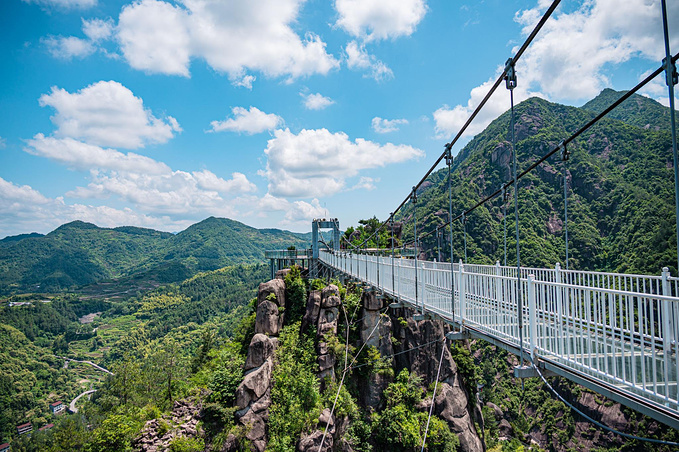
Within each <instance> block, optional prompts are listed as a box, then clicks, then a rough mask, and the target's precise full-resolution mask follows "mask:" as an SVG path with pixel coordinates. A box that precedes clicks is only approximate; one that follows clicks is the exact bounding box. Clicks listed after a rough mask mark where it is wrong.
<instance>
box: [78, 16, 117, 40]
mask: <svg viewBox="0 0 679 452" xmlns="http://www.w3.org/2000/svg"><path fill="white" fill-rule="evenodd" d="M82 21H83V33H85V36H87V37H88V38H89V39H90V40H91V41H93V42H98V41H103V40H106V39H109V38H110V37H111V36H112V35H113V21H112V20H111V19H106V20H103V19H91V20H85V19H82Z"/></svg>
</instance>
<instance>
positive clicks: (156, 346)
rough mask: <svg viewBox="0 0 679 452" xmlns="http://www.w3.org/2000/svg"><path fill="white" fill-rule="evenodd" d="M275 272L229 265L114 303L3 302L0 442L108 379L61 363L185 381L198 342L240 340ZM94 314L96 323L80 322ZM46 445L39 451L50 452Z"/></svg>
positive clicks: (66, 299)
mask: <svg viewBox="0 0 679 452" xmlns="http://www.w3.org/2000/svg"><path fill="white" fill-rule="evenodd" d="M268 272H269V269H268V266H266V265H252V266H248V265H238V266H233V267H225V268H222V269H219V270H214V271H210V272H202V273H198V274H197V275H195V276H193V277H192V278H190V279H188V280H186V281H183V282H182V283H179V284H170V285H167V286H163V287H161V288H159V289H157V290H155V291H151V292H149V293H146V294H140V295H138V296H132V297H129V298H127V299H124V300H118V301H115V302H111V301H104V300H101V299H96V298H81V297H79V296H77V295H76V294H66V295H61V296H57V297H54V298H52V299H51V300H50V299H41V298H39V297H36V296H22V297H16V296H15V297H11V298H10V299H9V300H8V301H10V300H11V302H12V303H22V304H20V305H14V306H10V305H9V303H3V304H2V305H0V345H2V347H1V349H0V425H1V428H0V439H4V440H8V439H10V438H11V437H13V436H16V430H15V426H16V425H19V424H22V423H24V422H31V423H32V424H33V425H34V428H35V429H37V428H38V427H41V426H43V425H46V424H48V423H50V422H52V423H53V422H56V421H57V420H58V419H57V418H55V417H54V416H52V415H51V414H50V411H49V409H48V405H49V403H50V402H54V401H57V400H61V401H64V402H65V403H66V404H68V402H69V401H70V400H72V399H73V398H74V397H75V396H76V395H77V394H79V393H80V392H82V391H85V390H87V389H98V388H99V387H100V386H101V382H102V381H103V380H104V379H105V377H106V376H107V375H106V374H104V373H102V372H99V371H96V370H94V369H93V368H92V367H91V366H88V365H84V364H79V363H76V362H73V361H71V362H69V365H68V366H65V365H64V363H65V361H64V358H63V357H66V358H69V359H75V360H79V361H90V360H91V361H94V362H98V363H100V364H103V365H104V366H106V367H108V368H110V369H112V370H113V371H114V372H117V371H118V369H119V368H121V366H123V368H125V366H126V365H128V364H129V365H132V364H130V363H133V364H134V366H137V367H135V368H136V369H137V372H141V374H140V375H139V377H140V378H145V379H146V383H148V384H152V385H155V386H158V387H159V388H160V387H162V380H163V379H164V378H166V376H167V374H166V373H163V372H166V371H168V369H169V371H170V372H177V379H178V380H181V378H183V377H182V375H188V371H189V369H188V368H185V367H189V368H190V367H191V366H192V364H191V360H192V359H193V358H195V356H196V353H198V349H199V347H200V344H201V343H203V342H205V341H208V342H211V341H214V340H216V337H217V336H219V337H226V336H230V335H233V334H234V329H235V328H236V326H237V325H238V323H239V322H240V319H242V318H243V317H245V316H246V315H247V313H248V312H249V311H248V301H249V300H250V299H251V298H252V297H253V296H254V294H255V290H256V287H257V285H258V283H259V281H261V280H264V279H265V278H266V276H267V275H268ZM92 313H97V314H96V315H95V316H94V321H93V322H91V323H81V322H80V321H79V318H82V317H83V316H85V315H86V314H92ZM201 359H205V357H203V358H201ZM163 360H170V361H169V362H165V361H163ZM161 361H162V362H161ZM199 361H200V359H199ZM144 363H145V364H144ZM163 363H164V364H163ZM142 364H143V366H142ZM139 366H141V367H139ZM144 366H146V367H144ZM159 397H161V399H162V394H161V395H160V396H159ZM84 401H85V400H83V402H84ZM159 403H160V402H159ZM72 420H73V419H71V420H70V421H68V422H66V424H68V425H69V426H71V424H69V422H72ZM69 428H70V427H69ZM67 436H68V435H67ZM40 444H41V445H35V447H37V449H36V450H45V449H43V448H42V447H46V446H45V444H42V443H40ZM57 446H59V447H65V446H64V444H63V443H62V444H60V445H59V444H57ZM14 448H15V447H14V445H13V449H14ZM17 450H21V449H17ZM57 450H71V449H69V448H68V447H65V448H63V449H57Z"/></svg>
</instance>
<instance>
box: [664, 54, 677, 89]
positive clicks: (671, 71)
mask: <svg viewBox="0 0 679 452" xmlns="http://www.w3.org/2000/svg"><path fill="white" fill-rule="evenodd" d="M662 65H663V66H664V67H665V83H666V84H667V86H670V82H671V83H672V85H676V84H677V83H679V74H677V66H676V65H675V64H674V61H672V58H663V60H662Z"/></svg>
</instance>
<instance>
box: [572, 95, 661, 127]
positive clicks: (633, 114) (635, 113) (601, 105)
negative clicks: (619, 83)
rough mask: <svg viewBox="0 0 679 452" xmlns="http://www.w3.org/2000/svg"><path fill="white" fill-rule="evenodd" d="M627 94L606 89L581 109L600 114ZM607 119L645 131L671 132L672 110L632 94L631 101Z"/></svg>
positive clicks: (610, 114)
mask: <svg viewBox="0 0 679 452" xmlns="http://www.w3.org/2000/svg"><path fill="white" fill-rule="evenodd" d="M627 92H628V91H615V90H613V89H611V88H606V89H604V90H603V91H601V93H599V95H598V96H597V97H595V98H594V99H592V100H590V101H589V102H587V103H586V104H585V105H583V106H582V107H581V108H582V109H583V110H589V111H591V112H594V113H596V114H599V113H601V112H602V111H604V110H605V109H606V108H608V106H609V105H611V104H612V103H613V102H615V101H617V100H618V99H620V98H621V97H622V96H624V95H625V94H627ZM607 117H608V118H611V119H617V120H619V121H623V122H625V123H627V124H630V125H633V126H636V127H641V128H645V129H649V128H650V129H653V130H669V127H670V109H669V108H667V107H665V106H664V105H662V104H661V103H660V102H657V101H655V100H653V99H651V98H649V97H646V96H641V95H639V94H632V95H631V96H630V97H629V99H627V100H626V101H624V102H623V103H622V104H620V105H618V106H617V107H616V108H615V109H613V110H612V111H611V112H610V113H609V114H608V115H607Z"/></svg>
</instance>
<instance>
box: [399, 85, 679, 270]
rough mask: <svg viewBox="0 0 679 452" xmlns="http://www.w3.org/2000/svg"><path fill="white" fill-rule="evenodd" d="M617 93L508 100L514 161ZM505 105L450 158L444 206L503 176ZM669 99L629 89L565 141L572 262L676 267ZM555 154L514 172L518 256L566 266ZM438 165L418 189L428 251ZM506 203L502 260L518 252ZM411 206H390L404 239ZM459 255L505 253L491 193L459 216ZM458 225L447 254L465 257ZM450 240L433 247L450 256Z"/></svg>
mask: <svg viewBox="0 0 679 452" xmlns="http://www.w3.org/2000/svg"><path fill="white" fill-rule="evenodd" d="M623 94H624V92H617V91H613V90H610V89H606V90H604V91H602V92H601V94H600V95H599V96H597V97H596V98H595V99H593V100H591V101H589V102H587V103H586V104H585V105H584V106H583V107H580V108H577V107H570V106H566V105H560V104H557V103H552V102H549V101H546V100H544V99H541V98H531V99H528V100H526V101H524V102H521V103H520V104H518V105H516V107H515V113H516V128H515V131H516V150H517V157H518V158H517V160H518V172H519V173H521V171H523V170H524V169H526V168H527V167H528V166H529V165H531V164H533V163H534V162H535V161H536V160H538V159H539V158H541V157H542V156H543V155H545V154H546V153H547V152H549V151H550V150H552V149H554V148H555V147H557V146H558V144H559V143H560V142H561V141H562V140H564V139H566V138H567V137H569V136H570V135H571V134H572V133H573V132H575V131H576V130H578V129H579V128H580V127H582V126H583V125H584V124H586V123H587V122H589V121H590V120H592V119H593V118H594V117H595V115H596V114H598V113H599V112H601V111H603V110H604V109H605V108H607V107H608V105H610V104H611V103H612V102H614V101H615V100H617V99H619V98H620V96H622V95H623ZM509 123H510V113H509V112H506V113H504V114H502V115H500V116H499V117H498V118H497V119H495V120H494V121H493V122H491V124H490V125H489V126H488V127H487V128H486V129H485V130H484V131H483V132H481V133H479V134H478V135H476V136H475V137H474V138H473V139H472V140H471V141H470V142H469V143H468V144H467V145H466V146H465V147H464V149H462V150H461V151H460V153H459V154H458V155H457V156H456V157H455V160H454V163H453V173H452V180H453V215H454V216H457V215H459V214H461V213H462V211H464V210H465V209H468V208H471V207H472V206H474V205H475V204H476V203H477V202H478V201H479V200H481V199H482V198H483V197H485V196H488V195H490V194H491V193H493V192H495V191H496V190H498V189H499V188H500V187H501V186H502V184H503V183H504V182H507V181H510V180H511V178H512V171H511V168H512V159H513V156H512V145H511V142H510V139H511V138H510V134H509ZM670 138H671V137H670V130H669V109H668V108H666V107H664V106H662V105H661V104H659V103H658V102H656V101H654V100H652V99H650V98H647V97H644V96H640V95H636V94H635V95H632V96H631V97H630V98H629V99H628V100H626V101H625V102H623V103H622V104H621V105H619V106H618V107H617V108H615V109H614V110H613V111H612V112H611V113H610V114H609V115H607V116H606V117H605V118H603V119H602V120H601V121H599V122H598V123H597V124H595V125H594V126H593V127H591V128H590V129H589V130H587V131H585V132H584V133H583V134H582V135H580V137H578V138H577V139H576V140H575V141H573V142H571V143H570V144H569V145H568V149H569V151H570V152H571V155H570V159H569V160H568V161H567V162H566V163H565V169H566V171H567V179H568V197H569V200H568V207H569V212H568V232H569V253H570V267H571V268H575V269H580V270H601V271H617V272H627V273H644V274H659V272H660V271H661V269H662V267H665V266H667V267H669V268H670V271H671V272H672V274H673V275H676V274H677V268H676V256H675V245H674V241H675V238H674V231H675V219H674V174H673V172H674V170H673V162H672V147H671V139H670ZM563 171H564V162H562V161H561V158H560V154H559V153H557V154H555V155H554V156H552V157H550V158H549V159H548V160H547V161H545V162H544V163H542V164H540V165H539V166H538V167H537V168H536V169H535V170H534V171H532V172H530V173H528V174H527V175H526V176H525V177H524V178H522V179H521V180H520V181H519V187H520V188H519V202H518V205H519V218H520V219H519V223H520V230H521V232H520V234H521V241H520V247H521V263H522V264H523V265H527V266H535V267H544V266H547V267H553V266H554V265H555V264H556V263H557V262H560V263H561V264H562V265H564V259H565V240H564V236H565V234H564V224H563V218H564V217H563V215H564V213H563V208H564V197H563ZM447 176H448V171H447V169H442V170H439V171H436V172H434V173H432V175H431V176H430V177H429V178H428V180H427V182H425V183H426V184H427V187H426V188H424V189H423V190H422V191H421V193H420V194H419V196H418V204H417V216H418V220H417V221H418V226H417V229H418V234H422V235H425V234H427V233H428V234H430V235H426V236H424V238H423V239H422V240H421V242H422V245H421V250H422V251H423V252H424V253H425V254H427V255H428V256H429V258H433V257H434V256H436V253H437V249H436V247H437V243H436V236H435V235H434V234H432V232H433V230H434V229H435V228H436V226H438V225H440V224H442V223H444V222H445V221H446V218H447V215H448V181H447ZM509 195H510V199H509V200H508V201H507V203H506V211H507V259H508V264H509V265H513V264H514V263H515V262H516V241H515V238H514V237H515V236H514V227H515V226H514V205H513V201H512V200H511V198H512V197H513V192H512V190H511V189H510V192H509ZM412 218H413V209H412V206H411V205H410V204H408V205H407V206H406V208H405V209H404V210H403V211H402V212H401V213H400V215H399V217H398V220H401V221H404V233H405V237H406V240H412V236H413V225H412ZM466 232H467V234H466V238H467V240H466V250H467V251H466V252H467V261H468V262H472V263H485V264H492V263H495V262H496V261H500V262H503V261H504V253H503V248H504V247H503V241H504V238H503V235H504V234H503V223H502V202H501V200H500V199H499V197H497V198H495V199H494V200H493V201H492V202H490V203H487V204H485V205H483V206H481V207H479V208H477V209H476V210H475V211H473V212H472V213H471V214H469V215H467V225H466ZM464 237H465V234H464V231H463V227H462V224H461V222H460V221H456V222H455V224H454V231H453V248H454V259H455V261H456V262H457V261H458V260H460V259H464V253H465V251H464V250H465V243H464ZM448 250H449V248H448V245H446V246H444V247H442V250H441V251H442V254H443V256H442V258H444V259H447V258H448V256H449V251H448Z"/></svg>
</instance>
